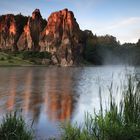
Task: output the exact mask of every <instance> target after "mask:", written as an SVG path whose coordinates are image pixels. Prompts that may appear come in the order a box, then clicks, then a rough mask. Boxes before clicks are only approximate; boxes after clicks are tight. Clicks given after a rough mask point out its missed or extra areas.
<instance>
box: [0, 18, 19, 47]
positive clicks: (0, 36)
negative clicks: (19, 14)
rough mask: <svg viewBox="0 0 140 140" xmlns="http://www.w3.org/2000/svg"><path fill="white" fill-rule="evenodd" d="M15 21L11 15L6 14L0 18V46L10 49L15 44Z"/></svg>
mask: <svg viewBox="0 0 140 140" xmlns="http://www.w3.org/2000/svg"><path fill="white" fill-rule="evenodd" d="M16 32H17V30H16V22H15V19H14V16H13V15H6V16H3V17H1V20H0V48H1V49H12V47H13V46H14V44H15V36H16Z"/></svg>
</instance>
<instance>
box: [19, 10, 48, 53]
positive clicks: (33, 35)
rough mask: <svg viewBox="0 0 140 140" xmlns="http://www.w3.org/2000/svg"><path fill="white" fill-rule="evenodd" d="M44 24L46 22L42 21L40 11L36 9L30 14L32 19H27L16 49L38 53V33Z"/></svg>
mask: <svg viewBox="0 0 140 140" xmlns="http://www.w3.org/2000/svg"><path fill="white" fill-rule="evenodd" d="M46 24H47V22H46V21H45V20H43V18H42V16H41V14H40V10H39V9H36V10H35V11H34V12H33V13H32V17H29V18H28V22H27V24H26V25H25V26H24V32H23V33H22V34H21V36H20V38H19V41H18V48H19V49H20V50H33V51H40V46H39V38H40V33H41V31H42V30H43V28H44V26H46Z"/></svg>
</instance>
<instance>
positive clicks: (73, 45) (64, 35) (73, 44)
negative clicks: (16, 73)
mask: <svg viewBox="0 0 140 140" xmlns="http://www.w3.org/2000/svg"><path fill="white" fill-rule="evenodd" d="M83 42H84V41H83V32H82V31H81V30H80V28H79V25H78V23H77V22H76V19H75V17H74V14H73V12H71V11H69V10H68V9H64V10H61V11H58V12H54V13H52V14H51V15H50V17H49V18H48V22H47V21H46V20H44V19H43V18H42V16H41V14H40V11H39V9H36V10H35V11H34V12H33V13H32V16H31V17H28V18H27V17H24V16H22V15H16V16H14V15H5V16H1V17H0V48H1V49H10V50H19V51H20V50H32V51H48V52H50V53H51V54H52V62H53V63H54V64H60V65H63V66H68V65H73V64H77V63H78V62H79V58H80V55H81V53H82V51H83V46H84V43H83Z"/></svg>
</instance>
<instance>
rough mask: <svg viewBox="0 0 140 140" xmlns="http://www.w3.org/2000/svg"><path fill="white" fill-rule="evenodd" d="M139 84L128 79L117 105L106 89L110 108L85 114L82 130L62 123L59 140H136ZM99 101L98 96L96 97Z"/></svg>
mask: <svg viewBox="0 0 140 140" xmlns="http://www.w3.org/2000/svg"><path fill="white" fill-rule="evenodd" d="M139 84H140V82H136V81H135V80H134V79H133V78H132V77H130V78H129V80H128V86H127V88H126V89H124V91H123V98H122V100H121V101H120V104H119V105H118V104H117V103H116V102H115V101H114V99H113V97H112V90H110V105H109V108H108V109H106V111H105V112H104V111H103V109H102V108H103V107H102V99H100V100H101V108H100V112H99V113H98V114H96V113H94V115H93V116H92V115H89V114H88V115H87V117H86V118H85V120H86V121H85V123H84V124H83V127H78V125H76V124H75V125H71V124H66V125H64V127H62V129H63V132H64V133H63V135H62V139H63V140H140V96H139V93H140V85H139ZM100 98H101V97H100Z"/></svg>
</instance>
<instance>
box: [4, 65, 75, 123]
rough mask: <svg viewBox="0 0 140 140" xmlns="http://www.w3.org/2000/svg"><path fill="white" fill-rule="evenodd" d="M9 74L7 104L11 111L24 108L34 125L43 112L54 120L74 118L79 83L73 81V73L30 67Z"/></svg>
mask: <svg viewBox="0 0 140 140" xmlns="http://www.w3.org/2000/svg"><path fill="white" fill-rule="evenodd" d="M25 73H26V74H25ZM10 75H11V76H12V77H10V80H9V81H8V84H9V86H8V87H9V88H8V89H7V90H8V92H9V93H8V96H7V97H8V99H7V100H6V104H5V105H6V108H7V109H8V110H10V111H11V110H19V109H23V112H25V113H26V114H29V115H31V116H30V117H31V118H32V120H35V122H38V120H39V117H40V114H41V113H44V112H43V109H45V113H47V114H46V115H47V118H49V119H50V120H51V121H55V120H58V121H59V120H60V121H64V120H69V119H70V118H71V116H72V112H73V109H74V105H75V97H76V95H75V94H74V91H73V87H74V86H75V84H76V83H74V82H75V81H74V80H73V78H74V71H69V70H68V69H57V68H55V69H48V70H46V69H43V70H38V69H37V68H35V69H32V68H31V69H30V68H27V69H25V70H21V71H18V72H16V71H12V72H11V74H10Z"/></svg>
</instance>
